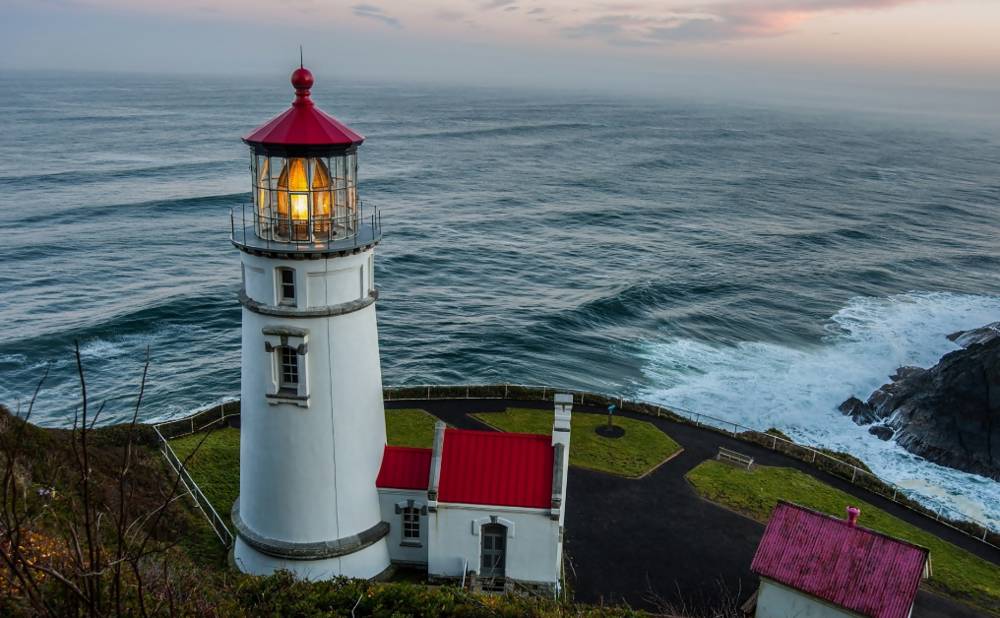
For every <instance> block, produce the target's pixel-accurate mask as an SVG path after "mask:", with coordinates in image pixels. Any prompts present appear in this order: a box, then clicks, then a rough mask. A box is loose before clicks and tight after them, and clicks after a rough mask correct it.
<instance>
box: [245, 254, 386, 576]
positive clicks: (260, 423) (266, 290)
mask: <svg viewBox="0 0 1000 618" xmlns="http://www.w3.org/2000/svg"><path fill="white" fill-rule="evenodd" d="M241 255H242V260H243V276H244V287H245V295H244V296H243V297H242V299H241V300H242V302H243V305H244V308H243V348H242V371H243V373H242V385H241V400H242V404H241V440H240V499H239V502H238V503H237V506H236V507H235V508H234V513H233V515H234V523H236V525H237V529H238V531H239V532H240V534H239V539H238V541H237V544H236V548H235V559H236V562H237V565H238V566H239V567H240V569H241V570H243V571H245V572H250V573H256V574H267V573H271V572H273V571H275V570H277V569H289V570H291V571H292V572H294V573H295V574H296V575H297V576H299V577H302V578H308V579H325V578H330V577H335V576H337V575H347V576H351V577H366V578H369V577H374V576H376V575H378V574H379V573H381V572H382V571H384V570H385V569H386V568H387V567H388V566H389V554H388V549H387V546H386V540H385V531H387V528H386V524H384V523H382V521H381V513H380V509H379V499H378V492H377V490H376V488H375V479H376V477H377V476H378V471H379V466H380V465H381V460H382V452H383V448H384V446H385V442H386V438H385V415H384V410H383V405H382V375H381V367H380V363H379V351H378V329H377V325H376V319H375V304H374V296H375V293H374V287H373V277H372V272H371V269H372V264H373V251H372V250H371V249H370V248H369V249H368V250H365V251H361V252H360V253H357V254H348V255H343V256H337V257H327V258H321V259H304V260H286V259H279V258H275V257H267V256H264V255H253V254H250V253H247V252H241ZM279 268H285V269H291V270H292V271H294V280H295V291H296V293H295V301H294V304H288V303H286V304H284V305H282V304H281V303H280V300H279V290H280V274H279V272H278V271H277V269H279ZM280 345H289V346H292V347H297V346H298V349H299V356H298V358H299V365H298V367H299V388H298V391H297V393H295V394H290V393H288V392H287V391H279V389H278V386H279V385H278V382H277V376H278V373H277V372H278V370H279V367H278V364H277V362H278V360H277V358H278V353H276V352H275V351H273V350H274V348H275V347H276V346H280ZM269 346H270V347H269ZM302 346H304V347H302ZM269 350H270V351H269ZM302 352H304V354H303V353H302Z"/></svg>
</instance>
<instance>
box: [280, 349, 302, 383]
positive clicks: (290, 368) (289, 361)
mask: <svg viewBox="0 0 1000 618" xmlns="http://www.w3.org/2000/svg"><path fill="white" fill-rule="evenodd" d="M278 352H279V356H278V360H279V362H280V363H281V366H280V367H279V374H280V375H279V388H280V389H281V390H283V391H293V392H296V393H297V392H298V390H299V352H298V350H296V349H295V348H293V347H291V346H282V347H280V348H278Z"/></svg>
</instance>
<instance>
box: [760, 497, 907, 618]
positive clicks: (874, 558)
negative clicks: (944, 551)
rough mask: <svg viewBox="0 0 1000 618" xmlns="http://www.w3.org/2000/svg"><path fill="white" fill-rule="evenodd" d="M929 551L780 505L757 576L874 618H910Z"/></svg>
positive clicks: (769, 526) (769, 527)
mask: <svg viewBox="0 0 1000 618" xmlns="http://www.w3.org/2000/svg"><path fill="white" fill-rule="evenodd" d="M926 559H927V550H926V549H924V548H922V547H918V546H916V545H912V544H910V543H907V542H906V541H900V540H897V539H894V538H892V537H889V536H886V535H884V534H880V533H878V532H874V531H872V530H868V529H866V528H861V527H855V526H851V525H850V523H848V522H847V521H846V520H843V519H838V518H835V517H830V516H828V515H825V514H823V513H818V512H816V511H812V510H809V509H806V508H803V507H800V506H797V505H794V504H789V503H787V502H779V503H778V505H777V506H776V507H775V508H774V512H773V513H772V514H771V520H770V521H769V522H768V523H767V529H766V530H764V537H763V538H762V539H761V541H760V545H758V546H757V553H756V555H754V558H753V564H752V565H751V567H750V568H751V570H752V571H753V572H754V573H757V574H758V575H760V576H761V577H767V578H769V579H772V580H774V581H776V582H778V583H781V584H784V585H786V586H790V587H792V588H795V589H797V590H800V591H802V592H805V593H808V594H810V595H813V596H815V597H818V598H820V599H823V600H826V601H828V602H830V603H834V604H836V605H839V606H841V607H843V608H845V609H848V610H851V611H854V612H857V613H860V614H862V615H865V616H871V617H872V618H906V617H907V616H908V615H909V612H910V607H911V606H912V605H913V599H914V597H915V596H916V594H917V586H919V585H920V579H921V577H922V575H923V570H924V563H925V561H926Z"/></svg>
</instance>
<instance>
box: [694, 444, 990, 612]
mask: <svg viewBox="0 0 1000 618" xmlns="http://www.w3.org/2000/svg"><path fill="white" fill-rule="evenodd" d="M687 479H688V481H690V482H691V484H692V485H694V488H695V490H697V492H698V493H699V494H700V495H701V496H702V497H703V498H706V499H708V500H711V501H712V502H717V503H719V504H722V505H724V506H726V507H729V508H731V509H733V510H735V511H738V512H740V513H743V514H744V515H748V516H750V517H752V518H754V519H756V520H757V521H760V522H766V521H767V519H768V517H769V516H770V515H771V510H772V509H773V508H774V505H775V504H776V503H777V501H778V500H779V499H783V500H788V501H789V502H794V503H796V504H800V505H802V506H805V507H808V508H811V509H815V510H817V511H822V512H824V513H827V514H829V515H833V516H835V517H844V509H845V508H847V506H848V505H851V504H853V505H855V506H858V507H860V508H861V519H860V521H859V524H860V525H862V526H865V527H866V528H871V529H872V530H877V531H879V532H883V533H885V534H888V535H891V536H894V537H897V538H900V539H905V540H907V541H910V542H911V543H916V544H917V545H921V546H923V547H926V548H928V549H930V550H931V567H932V571H933V575H932V577H931V579H930V580H929V584H930V586H931V587H932V588H934V589H936V590H938V591H939V592H942V593H944V594H947V595H948V596H951V597H953V598H957V599H961V600H964V601H967V602H970V603H973V604H975V605H977V606H979V607H981V608H983V609H986V610H990V611H991V612H993V613H995V614H998V615H1000V567H998V566H997V565H995V564H992V563H990V562H987V561H986V560H983V559H981V558H978V557H976V556H974V555H972V554H970V553H969V552H967V551H965V550H963V549H960V548H958V547H955V546H954V545H952V544H951V543H948V542H946V541H943V540H941V539H940V538H938V537H936V536H934V535H933V534H930V533H928V532H924V531H923V530H921V529H919V528H917V527H915V526H912V525H910V524H908V523H906V522H904V521H902V520H900V519H897V518H896V517H893V516H892V515H889V514H888V513H886V512H885V511H881V510H879V509H877V508H875V507H874V506H871V505H870V504H867V503H865V502H862V501H861V500H859V499H857V498H855V497H854V496H851V495H849V494H846V493H844V492H842V491H840V490H838V489H834V488H833V487H830V486H829V485H827V484H825V483H822V482H820V481H818V480H816V479H815V478H813V477H811V476H809V475H808V474H805V473H804V472H800V471H798V470H795V469H793V468H775V467H769V466H759V467H757V468H755V469H753V470H752V471H749V472H748V471H746V470H744V469H742V468H737V467H735V466H730V465H726V464H723V463H720V462H718V461H713V460H709V461H706V462H703V463H702V464H700V465H699V466H698V467H696V468H694V469H693V470H691V471H690V472H688V474H687Z"/></svg>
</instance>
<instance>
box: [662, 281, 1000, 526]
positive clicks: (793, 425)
mask: <svg viewBox="0 0 1000 618" xmlns="http://www.w3.org/2000/svg"><path fill="white" fill-rule="evenodd" d="M998 317H1000V297H996V296H975V295H963V294H951V293H918V292H914V293H909V294H900V295H896V296H891V297H888V298H855V299H852V300H851V301H850V302H849V303H848V304H847V306H846V307H844V308H843V309H841V310H840V311H838V312H837V314H836V315H834V316H833V317H832V318H831V319H830V323H829V324H828V326H827V330H828V335H827V336H826V337H825V340H824V341H823V342H822V343H821V344H819V345H816V346H814V347H810V348H804V349H796V348H792V347H788V346H784V345H777V344H773V343H763V342H745V343H740V344H737V345H735V346H714V345H708V344H704V343H699V342H696V341H692V340H688V339H678V340H673V341H667V342H661V343H651V344H649V345H648V346H647V349H646V354H645V355H646V359H645V360H646V365H645V368H644V372H645V374H646V376H647V381H648V382H649V383H651V384H653V385H655V386H653V387H650V388H648V389H647V390H646V391H644V392H643V393H642V396H643V398H645V399H649V400H653V401H656V402H660V403H664V404H672V405H675V406H679V407H682V408H687V409H690V410H694V411H697V412H702V413H705V414H710V415H714V416H718V417H720V418H724V419H730V420H733V421H735V422H738V423H742V424H744V425H748V426H750V427H755V428H760V429H766V428H768V427H777V428H779V429H781V430H782V431H784V432H786V433H788V434H790V435H792V436H794V437H795V438H796V439H798V440H800V441H802V442H805V443H809V444H814V445H822V446H825V447H829V448H833V449H836V450H843V451H847V452H850V453H853V454H855V455H857V456H859V457H860V458H861V459H862V460H864V461H865V462H866V463H867V464H868V465H869V466H871V467H872V469H873V470H874V471H875V472H876V473H877V474H879V475H880V476H882V477H883V478H885V479H886V480H888V481H891V482H894V483H896V484H898V485H900V486H901V487H904V488H906V489H908V490H909V491H911V492H913V494H915V497H919V499H921V500H922V501H923V502H925V503H927V504H929V505H932V506H935V507H938V508H939V507H946V508H948V509H954V510H955V511H957V512H959V513H962V514H963V515H965V516H967V517H973V518H976V519H979V520H981V521H982V520H985V521H988V522H990V523H992V524H993V525H994V526H995V527H1000V483H997V482H995V481H992V480H990V479H987V478H985V477H981V476H977V475H973V474H966V473H964V472H959V471H956V470H952V469H950V468H945V467H942V466H938V465H935V464H932V463H930V462H928V461H925V460H923V459H921V458H919V457H916V456H915V455H912V454H910V453H908V452H906V451H905V450H903V449H902V448H900V447H899V446H897V445H896V444H895V443H894V442H883V441H881V440H879V439H877V438H875V437H874V436H872V435H870V434H869V433H868V431H867V428H864V427H859V426H858V425H856V424H855V423H854V422H853V421H851V419H850V418H848V417H846V416H844V415H843V414H841V413H840V412H838V411H837V409H836V408H837V406H838V405H839V404H840V403H841V402H842V401H843V400H844V399H846V398H847V397H849V396H850V395H856V396H858V397H860V398H862V399H865V398H867V397H868V395H869V394H871V392H872V391H873V390H874V389H876V388H877V387H879V386H880V385H882V384H884V383H886V382H887V381H888V376H889V375H890V374H891V373H892V372H893V371H894V370H895V369H896V368H897V367H900V366H902V365H918V366H923V367H929V366H931V365H933V364H934V363H936V362H937V361H938V359H939V358H940V357H941V355H943V354H945V353H947V352H949V351H951V350H954V349H957V346H956V345H955V344H954V343H952V342H951V341H949V340H948V339H947V338H946V335H947V334H949V333H952V332H954V331H956V330H962V329H968V328H974V327H978V326H982V325H984V324H987V323H990V322H994V321H996V320H997V318H998Z"/></svg>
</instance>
